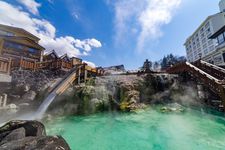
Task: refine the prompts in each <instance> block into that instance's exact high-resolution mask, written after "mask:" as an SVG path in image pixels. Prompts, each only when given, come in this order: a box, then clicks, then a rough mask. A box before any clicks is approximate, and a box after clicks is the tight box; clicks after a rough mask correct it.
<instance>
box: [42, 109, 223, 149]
mask: <svg viewBox="0 0 225 150" xmlns="http://www.w3.org/2000/svg"><path fill="white" fill-rule="evenodd" d="M46 126H47V132H48V134H51V135H55V134H58V135H62V136H63V137H64V138H65V139H66V141H67V142H68V143H69V145H70V147H71V148H72V150H225V120H224V118H223V117H220V116H215V115H211V114H206V113H203V112H201V111H194V110H191V109H189V110H187V111H186V112H185V113H161V112H160V111H157V110H155V109H148V110H145V111H140V112H138V113H131V114H122V113H104V114H96V115H91V116H79V117H77V116H76V117H67V118H56V119H55V120H54V121H51V122H48V123H47V124H46Z"/></svg>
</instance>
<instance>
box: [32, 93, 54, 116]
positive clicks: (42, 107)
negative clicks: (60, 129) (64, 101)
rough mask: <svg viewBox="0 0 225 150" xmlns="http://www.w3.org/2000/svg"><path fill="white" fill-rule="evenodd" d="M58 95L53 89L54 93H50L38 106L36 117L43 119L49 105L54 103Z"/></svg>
mask: <svg viewBox="0 0 225 150" xmlns="http://www.w3.org/2000/svg"><path fill="white" fill-rule="evenodd" d="M56 96H57V94H56V93H55V91H53V92H52V93H50V94H49V95H48V97H47V98H46V99H45V100H44V102H43V103H42V104H41V105H40V107H39V108H38V110H37V112H36V114H35V118H37V119H41V118H42V117H43V115H44V113H45V112H46V110H47V109H48V107H49V105H50V104H51V103H52V101H53V100H54V99H55V97H56Z"/></svg>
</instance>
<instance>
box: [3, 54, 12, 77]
mask: <svg viewBox="0 0 225 150" xmlns="http://www.w3.org/2000/svg"><path fill="white" fill-rule="evenodd" d="M10 69H11V59H8V58H3V57H0V73H3V74H10Z"/></svg>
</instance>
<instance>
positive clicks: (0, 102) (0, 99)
mask: <svg viewBox="0 0 225 150" xmlns="http://www.w3.org/2000/svg"><path fill="white" fill-rule="evenodd" d="M1 107H2V96H0V108H1Z"/></svg>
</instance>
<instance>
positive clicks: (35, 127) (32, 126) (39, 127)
mask: <svg viewBox="0 0 225 150" xmlns="http://www.w3.org/2000/svg"><path fill="white" fill-rule="evenodd" d="M21 127H23V128H24V129H25V133H26V136H44V135H46V132H45V127H44V125H43V124H42V123H40V122H38V121H20V120H16V121H10V122H8V123H6V124H5V125H4V126H2V127H1V128H0V134H1V133H3V132H6V131H12V130H15V129H18V128H21Z"/></svg>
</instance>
